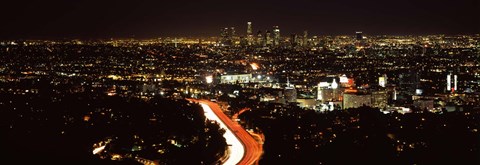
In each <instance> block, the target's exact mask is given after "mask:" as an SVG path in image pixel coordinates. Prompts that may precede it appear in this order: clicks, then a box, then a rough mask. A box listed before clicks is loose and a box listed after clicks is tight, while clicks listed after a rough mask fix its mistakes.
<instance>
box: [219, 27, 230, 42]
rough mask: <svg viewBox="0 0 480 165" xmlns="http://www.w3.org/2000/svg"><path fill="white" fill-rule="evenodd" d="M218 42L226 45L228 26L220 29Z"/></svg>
mask: <svg viewBox="0 0 480 165" xmlns="http://www.w3.org/2000/svg"><path fill="white" fill-rule="evenodd" d="M220 37H221V38H220V43H221V44H222V45H228V28H221V29H220Z"/></svg>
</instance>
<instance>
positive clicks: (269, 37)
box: [265, 30, 272, 45]
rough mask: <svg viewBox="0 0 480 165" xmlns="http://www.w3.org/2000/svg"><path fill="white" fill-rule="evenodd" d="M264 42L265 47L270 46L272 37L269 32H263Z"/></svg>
mask: <svg viewBox="0 0 480 165" xmlns="http://www.w3.org/2000/svg"><path fill="white" fill-rule="evenodd" d="M265 42H266V44H267V45H272V35H271V33H270V31H269V30H267V32H265Z"/></svg>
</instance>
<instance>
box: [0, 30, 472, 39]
mask: <svg viewBox="0 0 480 165" xmlns="http://www.w3.org/2000/svg"><path fill="white" fill-rule="evenodd" d="M360 32H363V35H364V36H374V37H380V36H411V37H421V36H439V35H443V36H479V35H480V33H457V34H441V33H426V34H369V33H365V32H364V31H360ZM292 34H297V33H292ZM290 35H291V34H288V35H282V38H289V37H290ZM297 35H299V36H302V35H303V34H301V33H298V34H297ZM245 36H246V35H236V37H245ZM255 36H256V35H254V37H255ZM312 36H318V37H338V36H355V34H354V33H353V34H333V35H309V38H311V37H312ZM218 37H220V36H219V35H216V36H195V35H190V36H188V35H185V36H180V35H170V36H167V35H165V36H158V37H143V36H140V37H139V36H135V35H131V36H130V37H124V36H123V37H122V36H117V37H71V36H70V37H18V38H16V39H13V38H11V37H3V38H2V37H0V41H15V40H121V39H134V40H152V39H160V38H195V39H204V38H218Z"/></svg>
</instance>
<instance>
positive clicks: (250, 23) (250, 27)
mask: <svg viewBox="0 0 480 165" xmlns="http://www.w3.org/2000/svg"><path fill="white" fill-rule="evenodd" d="M252 33H253V31H252V22H247V36H248V35H252Z"/></svg>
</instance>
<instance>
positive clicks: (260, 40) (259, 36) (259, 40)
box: [257, 31, 265, 46]
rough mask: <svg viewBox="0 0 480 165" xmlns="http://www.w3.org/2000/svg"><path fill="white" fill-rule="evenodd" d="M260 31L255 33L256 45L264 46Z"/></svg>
mask: <svg viewBox="0 0 480 165" xmlns="http://www.w3.org/2000/svg"><path fill="white" fill-rule="evenodd" d="M264 43H265V42H264V41H263V35H262V31H258V32H257V45H260V46H264Z"/></svg>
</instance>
